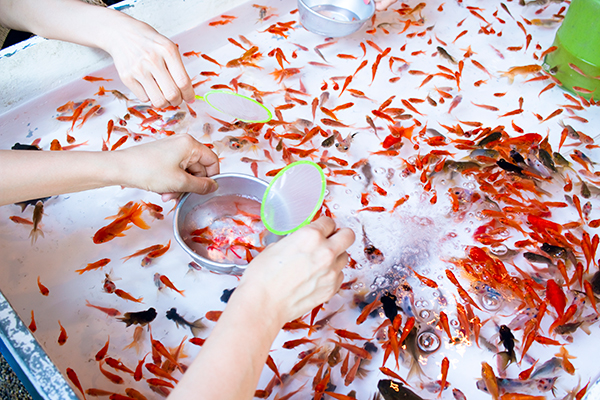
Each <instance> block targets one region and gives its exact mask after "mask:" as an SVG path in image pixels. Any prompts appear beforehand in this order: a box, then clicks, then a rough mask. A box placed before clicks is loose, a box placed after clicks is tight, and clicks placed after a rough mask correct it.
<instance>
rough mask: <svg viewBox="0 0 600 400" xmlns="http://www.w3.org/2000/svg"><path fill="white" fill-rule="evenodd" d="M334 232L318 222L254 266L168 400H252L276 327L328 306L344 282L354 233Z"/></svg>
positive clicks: (270, 249) (330, 223)
mask: <svg viewBox="0 0 600 400" xmlns="http://www.w3.org/2000/svg"><path fill="white" fill-rule="evenodd" d="M335 229H336V226H335V222H334V221H333V220H332V219H330V218H327V217H322V218H319V219H318V220H317V221H315V222H313V223H311V224H310V225H308V226H306V227H304V228H302V229H300V230H298V231H297V232H294V233H293V234H292V235H290V236H287V237H285V238H283V239H282V240H280V241H279V242H277V243H275V244H272V245H270V246H269V247H267V248H266V249H265V250H264V251H263V252H262V253H261V254H259V255H258V256H257V257H256V258H255V259H254V260H252V262H251V263H250V264H249V265H248V268H247V270H246V272H245V273H244V276H243V278H242V280H241V282H240V285H239V286H238V288H237V289H236V290H235V292H234V293H233V295H232V296H231V299H230V300H229V302H228V303H227V307H226V308H225V311H224V312H223V314H222V315H221V317H220V318H219V321H218V323H217V325H216V326H215V328H214V330H213V331H212V333H211V335H210V336H209V338H208V339H207V340H206V342H205V344H204V345H203V346H202V349H201V351H200V353H199V354H198V356H197V357H196V359H195V360H194V362H193V363H192V365H191V366H190V367H189V368H188V370H187V372H186V373H185V375H184V377H183V379H182V380H181V382H180V383H179V384H178V385H177V386H176V387H175V390H174V391H173V393H172V394H171V395H170V397H169V400H176V399H190V398H198V399H205V400H212V399H219V400H228V399H236V400H239V399H252V398H253V396H254V391H255V389H256V385H257V383H258V380H259V378H260V374H261V372H262V370H263V367H264V365H265V361H266V359H267V355H268V353H269V349H270V347H271V344H272V342H273V340H274V339H275V337H276V336H277V334H278V333H279V331H280V329H281V327H282V326H283V325H284V324H285V323H286V322H288V321H291V320H293V319H295V318H298V317H299V316H301V315H303V314H305V313H307V312H309V311H310V310H311V309H312V308H314V307H316V306H317V305H319V304H321V303H323V302H325V301H327V300H329V299H330V298H331V297H332V296H333V295H334V294H335V293H336V292H337V290H338V289H339V287H340V285H341V283H342V280H343V273H342V269H343V268H344V266H345V265H346V263H347V262H348V254H347V253H346V249H347V248H348V247H349V246H350V245H351V244H352V242H353V241H354V233H353V232H352V230H351V229H348V228H342V229H340V230H338V231H336V230H335Z"/></svg>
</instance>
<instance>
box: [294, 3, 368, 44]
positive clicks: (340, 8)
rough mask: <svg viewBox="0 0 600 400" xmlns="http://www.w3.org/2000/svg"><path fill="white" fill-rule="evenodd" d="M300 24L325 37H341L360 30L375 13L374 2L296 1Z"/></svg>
mask: <svg viewBox="0 0 600 400" xmlns="http://www.w3.org/2000/svg"><path fill="white" fill-rule="evenodd" d="M298 11H299V14H300V23H302V25H303V26H304V27H305V28H306V29H307V30H309V31H311V32H313V33H316V34H318V35H322V36H327V37H342V36H347V35H350V34H351V33H354V32H356V31H357V30H359V29H360V27H361V26H363V24H364V23H365V22H366V21H368V20H369V19H370V18H371V17H372V16H373V14H374V13H375V1H374V0H370V1H369V3H368V4H365V2H364V1H363V0H298Z"/></svg>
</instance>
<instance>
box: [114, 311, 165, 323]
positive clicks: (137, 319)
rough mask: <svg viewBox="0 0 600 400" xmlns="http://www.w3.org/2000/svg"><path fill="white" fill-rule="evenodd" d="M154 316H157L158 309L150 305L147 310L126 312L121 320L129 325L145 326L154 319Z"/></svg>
mask: <svg viewBox="0 0 600 400" xmlns="http://www.w3.org/2000/svg"><path fill="white" fill-rule="evenodd" d="M154 318H156V310H155V309H154V307H150V308H149V309H147V310H146V311H138V312H126V313H125V314H123V316H122V317H121V318H119V320H121V321H123V322H125V324H127V326H129V325H135V324H138V325H141V326H144V325H147V324H149V323H150V322H152V321H154Z"/></svg>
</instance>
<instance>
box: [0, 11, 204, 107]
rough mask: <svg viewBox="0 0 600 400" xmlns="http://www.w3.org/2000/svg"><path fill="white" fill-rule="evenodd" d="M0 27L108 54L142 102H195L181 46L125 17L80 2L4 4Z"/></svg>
mask: <svg viewBox="0 0 600 400" xmlns="http://www.w3.org/2000/svg"><path fill="white" fill-rule="evenodd" d="M24 16H26V18H24ZM48 16H51V18H49V17H48ZM0 24H1V25H3V26H6V27H9V28H13V29H18V30H23V31H27V32H32V33H35V34H36V35H39V36H42V37H45V38H48V39H58V40H64V41H67V42H72V43H76V44H80V45H83V46H89V47H95V48H99V49H102V50H104V51H106V52H107V53H109V54H110V55H111V56H112V58H113V61H114V62H115V67H116V69H117V71H118V73H119V76H120V77H121V80H122V81H123V83H124V84H125V85H126V86H127V87H128V88H129V89H130V90H131V91H132V92H133V94H135V95H136V97H137V98H138V99H140V101H142V102H146V101H151V102H152V105H153V106H155V107H159V108H163V107H166V106H169V105H173V106H177V105H179V104H181V102H182V101H186V102H188V103H192V102H193V101H194V89H193V87H192V82H191V80H190V77H189V76H188V74H187V72H186V70H185V67H184V66H183V61H182V60H181V56H180V54H179V50H178V48H177V46H176V45H175V44H174V43H173V42H172V41H170V40H169V39H167V38H166V37H164V36H162V35H161V34H160V33H158V32H157V31H156V30H155V29H154V28H152V27H151V26H150V25H148V24H146V23H144V22H141V21H138V20H136V19H135V18H132V17H130V16H128V15H126V14H124V13H122V12H119V11H116V10H113V9H110V8H105V7H99V6H94V5H90V4H87V3H84V2H82V1H80V0H44V1H38V0H0Z"/></svg>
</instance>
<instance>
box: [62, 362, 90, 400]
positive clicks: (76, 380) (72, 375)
mask: <svg viewBox="0 0 600 400" xmlns="http://www.w3.org/2000/svg"><path fill="white" fill-rule="evenodd" d="M66 372H67V377H68V378H69V380H70V381H71V382H73V385H75V387H76V388H77V390H79V391H80V392H81V395H82V396H83V400H86V398H85V393H84V391H83V387H82V386H81V383H79V378H78V377H77V374H76V373H75V371H74V370H73V369H72V368H67V371H66Z"/></svg>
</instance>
